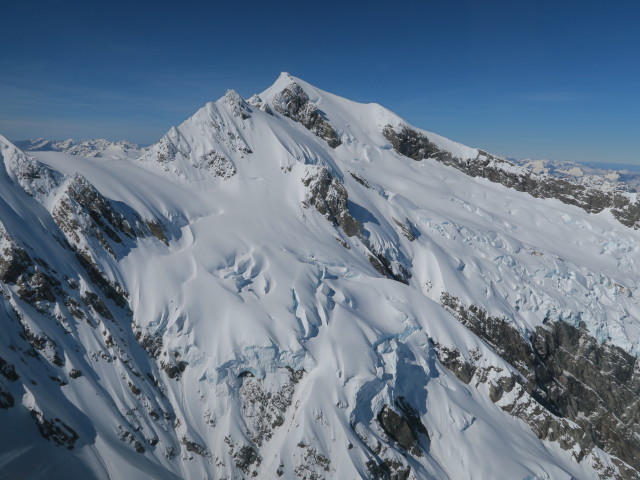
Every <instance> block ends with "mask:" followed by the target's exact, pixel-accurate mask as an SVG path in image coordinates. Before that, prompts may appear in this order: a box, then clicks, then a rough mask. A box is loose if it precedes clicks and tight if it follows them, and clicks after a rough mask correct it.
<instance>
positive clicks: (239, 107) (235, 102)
mask: <svg viewBox="0 0 640 480" xmlns="http://www.w3.org/2000/svg"><path fill="white" fill-rule="evenodd" d="M224 102H225V103H226V104H227V105H229V107H230V108H231V113H232V114H233V116H235V117H238V118H241V119H242V120H247V119H248V118H251V107H250V106H249V104H248V103H247V102H245V100H244V99H243V98H242V97H241V96H240V95H239V94H238V92H236V91H235V90H227V93H226V94H225V96H224Z"/></svg>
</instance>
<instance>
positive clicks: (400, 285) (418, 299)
mask: <svg viewBox="0 0 640 480" xmlns="http://www.w3.org/2000/svg"><path fill="white" fill-rule="evenodd" d="M0 140H2V145H1V147H0V148H1V150H0V153H1V154H2V162H3V165H4V170H6V172H7V175H6V176H4V177H2V179H0V180H1V181H2V182H3V188H2V193H0V197H2V202H3V203H2V205H3V208H0V214H1V215H2V217H0V224H1V225H2V230H0V233H1V234H2V235H0V238H1V239H2V243H0V247H1V248H0V253H1V254H2V257H1V259H0V260H1V261H0V280H2V291H3V297H2V298H3V300H2V301H3V310H2V312H3V313H2V315H3V324H4V327H5V328H6V331H7V332H8V335H7V337H6V338H5V340H4V341H3V343H2V344H1V345H0V352H1V353H0V373H2V378H0V400H1V401H2V402H1V403H0V407H1V408H0V418H2V421H3V422H7V423H6V424H7V425H11V426H13V427H15V428H14V429H13V431H16V432H20V431H23V432H26V433H23V434H15V435H12V436H11V437H9V438H8V437H7V436H5V437H4V438H3V439H2V440H0V452H2V453H3V456H0V458H2V460H0V472H3V473H2V474H0V477H2V476H3V475H5V476H7V478H9V477H11V476H21V475H22V476H25V475H33V474H34V473H33V472H34V471H35V469H36V468H37V469H38V471H41V472H43V473H42V475H47V474H49V475H52V474H53V475H55V474H56V473H59V472H61V471H62V470H61V469H62V468H69V466H70V465H75V466H74V467H73V468H74V469H76V470H75V471H77V472H78V474H83V475H84V476H86V477H87V478H107V476H114V475H115V476H131V475H133V476H137V477H141V478H193V477H195V476H202V477H214V478H224V477H230V478H242V477H247V478H249V477H251V476H260V478H280V477H284V478H294V477H295V478H308V479H314V478H331V477H335V476H342V477H345V476H346V477H353V478H398V479H399V478H405V479H406V478H437V479H440V478H456V479H458V478H476V476H478V477H482V478H514V477H515V478H545V476H546V477H547V478H549V477H551V478H567V479H568V478H637V477H638V468H639V466H638V465H637V464H635V463H634V462H636V459H637V455H636V452H637V451H638V450H637V449H638V444H637V440H635V438H636V437H635V436H636V435H637V433H638V432H636V430H637V427H635V426H634V425H637V422H636V418H635V417H636V416H637V415H634V413H633V412H634V411H637V391H638V387H637V386H638V385H639V384H640V383H639V381H638V373H637V370H638V368H637V358H636V356H637V355H638V352H639V350H640V346H639V343H638V333H639V332H640V324H639V323H638V322H637V320H636V319H637V318H638V313H640V305H638V303H637V300H636V292H637V281H636V275H635V272H636V271H637V269H636V266H637V265H638V261H639V260H640V259H638V253H637V251H636V248H635V246H634V245H635V244H636V241H637V236H638V231H637V230H636V229H635V228H629V227H626V226H623V224H622V223H621V221H620V219H621V218H622V219H623V221H625V222H626V223H628V224H629V226H630V227H637V222H636V220H635V217H634V216H633V212H631V213H629V212H627V213H626V214H625V215H626V216H624V215H623V214H622V213H619V214H616V213H615V211H616V209H617V210H618V211H623V209H624V207H625V205H626V206H627V210H629V209H630V208H629V207H628V206H629V205H631V206H633V205H635V204H634V201H635V200H634V197H633V195H629V194H623V193H619V192H617V191H614V192H613V193H610V192H609V193H607V192H603V193H602V195H604V198H605V199H609V198H611V199H613V200H612V201H615V199H616V198H618V197H616V195H619V196H622V197H623V198H625V199H627V200H628V203H627V204H625V205H622V206H620V205H618V206H616V205H614V206H613V207H607V206H604V207H603V208H602V209H601V210H598V212H599V213H596V210H597V209H598V208H599V207H600V205H591V206H590V204H588V203H586V204H585V200H584V198H587V197H585V195H588V194H589V191H590V189H591V188H590V187H584V186H582V189H580V187H579V186H576V185H577V184H574V183H571V182H567V183H568V184H570V185H571V186H570V187H566V186H565V188H567V189H569V190H570V191H568V192H567V191H565V190H562V189H558V188H557V184H555V183H553V182H552V183H549V182H548V181H547V180H544V179H546V178H547V177H545V176H544V175H541V176H536V175H538V174H532V173H531V172H528V171H526V170H525V169H524V168H523V167H521V166H517V165H515V164H513V163H510V162H508V161H506V160H504V159H500V158H499V157H495V156H492V155H490V154H488V153H486V152H482V151H480V150H477V149H471V148H468V147H464V146H462V145H460V144H456V143H455V142H451V141H449V140H446V139H443V138H442V137H439V136H437V135H435V134H431V133H429V132H425V131H423V130H419V129H416V128H415V127H412V126H410V125H409V124H407V123H406V122H404V121H403V120H402V119H401V118H399V117H397V116H396V115H395V114H393V113H391V112H389V111H388V110H386V109H384V108H383V107H381V106H379V105H377V104H367V105H363V104H356V103H355V102H350V101H348V100H344V99H340V97H336V96H334V95H331V94H329V93H327V92H323V91H322V90H320V89H317V88H316V87H313V86H311V85H309V84H308V83H306V82H304V81H302V80H300V79H297V78H295V77H291V76H289V75H288V74H282V75H281V76H280V77H279V79H278V80H277V81H276V83H275V84H274V86H272V87H271V88H269V89H267V90H265V91H264V92H262V93H260V94H258V95H257V96H254V97H251V98H250V99H249V100H244V99H242V98H241V97H240V96H239V95H238V94H237V93H236V92H233V91H229V92H228V93H227V94H226V95H225V96H224V97H222V99H220V100H219V101H217V102H212V103H208V104H206V105H205V106H204V107H203V108H201V109H200V110H199V111H198V112H196V114H194V115H193V116H192V117H190V118H189V119H187V120H186V121H185V122H183V124H181V125H179V126H178V127H174V128H172V129H171V130H170V131H169V132H168V133H167V135H165V137H163V139H161V140H160V142H158V143H157V144H154V145H152V146H151V147H149V148H148V149H146V150H145V151H144V152H142V154H141V156H139V157H138V158H124V157H121V158H111V159H108V160H105V159H104V158H102V159H101V158H90V157H82V156H77V155H75V156H74V155H70V154H67V153H64V152H55V151H53V152H52V151H49V152H46V151H45V152H37V151H33V152H30V153H31V154H32V155H33V156H34V157H35V158H32V157H29V156H27V155H25V154H24V153H22V152H20V151H19V150H18V149H16V148H15V147H13V146H12V145H10V144H9V142H8V141H5V140H4V139H0ZM338 142H339V143H338ZM522 178H525V179H529V180H528V183H527V182H525V183H522V182H521V181H520V179H522ZM48 179H49V180H48ZM505 179H506V180H505ZM496 180H497V181H496ZM554 181H555V180H554ZM510 182H511V184H510V185H507V186H505V185H504V183H506V184H509V183H510ZM545 182H547V183H545ZM534 183H535V185H536V189H532V188H530V186H531V185H532V184H534ZM549 185H552V186H553V185H556V190H557V191H554V192H551V193H556V194H557V195H556V196H557V197H559V198H551V197H553V195H548V193H549V192H550V190H549V188H550V187H549ZM562 185H564V184H562ZM509 187H513V188H509ZM525 187H526V188H525ZM575 192H578V193H580V195H582V196H580V195H578V196H576V195H574V196H573V198H570V197H571V196H572V195H573V194H574V193H575ZM585 192H586V193H585ZM605 193H606V195H605ZM530 194H531V195H530ZM607 195H609V196H607ZM536 197H538V198H536ZM607 201H608V200H607ZM592 203H593V202H592ZM585 205H586V208H585ZM631 210H632V209H631ZM590 211H591V212H592V213H589V212H590ZM12 212H15V213H12ZM623 213H624V212H623ZM616 215H617V216H616ZM20 218H23V219H27V218H30V219H33V221H31V222H29V225H34V226H30V227H27V225H26V224H24V225H23V224H22V223H21V222H20V221H19V219H20ZM507 347H508V348H507ZM21 357H24V358H26V359H27V360H26V361H25V360H21ZM585 358H587V359H588V360H589V365H590V366H589V368H588V369H585V368H582V367H583V363H584V359H585ZM603 359H604V360H603ZM562 365H565V366H566V368H567V369H568V370H565V369H563V368H561V366H562ZM593 378H597V380H598V382H597V383H594V382H593ZM601 386H602V387H603V388H604V389H603V390H602V391H600V390H599V388H600V387H601ZM607 389H608V390H607ZM606 392H609V393H606ZM612 392H613V393H612ZM634 392H635V393H634ZM608 395H612V396H611V397H609V396H608ZM98 412H100V413H99V414H98ZM603 419H606V420H603ZM452 452H456V453H455V455H452ZM36 460H37V461H36ZM34 464H35V465H37V467H35V466H34Z"/></svg>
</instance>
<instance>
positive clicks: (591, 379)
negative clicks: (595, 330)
mask: <svg viewBox="0 0 640 480" xmlns="http://www.w3.org/2000/svg"><path fill="white" fill-rule="evenodd" d="M441 302H442V304H443V305H444V306H445V307H446V308H447V309H448V310H449V311H450V312H451V313H452V314H453V315H454V316H455V317H456V318H457V319H458V320H459V321H460V322H462V323H463V324H464V325H465V326H467V327H468V328H469V329H470V330H471V331H473V332H474V333H475V334H476V335H478V336H479V337H480V338H481V339H482V340H484V341H485V342H486V343H487V344H488V345H489V346H490V347H491V348H492V349H493V350H494V351H495V353H496V354H498V355H499V356H500V357H502V358H503V359H504V360H506V361H507V362H508V363H510V364H511V365H512V366H513V367H514V369H515V370H516V371H517V372H518V373H519V375H512V374H510V373H508V372H502V373H501V374H500V375H499V376H498V378H497V379H496V380H488V378H489V375H487V372H486V371H485V370H483V369H482V368H481V367H479V366H476V365H474V364H473V363H474V360H473V359H467V360H462V359H461V358H460V356H459V354H457V353H454V354H453V355H452V352H451V351H446V349H444V350H443V349H441V348H440V349H438V350H439V352H440V355H439V356H440V359H441V362H442V363H443V365H445V366H446V367H448V368H450V369H451V370H452V371H453V372H454V373H456V375H457V376H458V378H460V379H461V380H462V381H464V382H465V383H470V382H471V380H472V379H478V380H479V381H480V382H482V381H485V382H490V397H491V400H492V401H494V402H496V403H498V404H499V405H500V406H501V408H503V409H504V410H506V411H508V412H509V413H511V414H512V415H514V416H517V417H518V418H521V419H522V420H524V421H525V422H526V423H528V424H529V426H530V427H531V428H532V430H533V431H534V432H535V433H536V435H538V437H539V438H541V439H545V440H551V441H558V442H559V443H560V445H561V446H562V447H563V448H565V449H571V450H572V451H573V452H574V455H575V456H576V460H578V461H580V460H581V459H583V458H584V457H585V456H586V455H587V453H589V452H590V451H591V450H593V449H594V448H595V447H597V448H600V449H602V450H604V451H605V452H607V453H609V454H610V455H612V457H614V463H615V464H616V466H617V467H618V468H619V472H618V473H617V474H616V476H615V478H624V479H627V478H629V479H630V478H640V473H639V472H640V461H639V459H640V426H639V425H640V369H639V368H638V359H637V358H636V357H633V356H631V355H629V354H628V353H626V352H625V351H624V350H622V349H620V348H618V347H615V346H611V345H606V344H604V345H603V344H599V343H598V341H597V340H596V339H595V338H594V337H593V336H592V335H590V334H589V332H588V331H586V330H585V329H584V328H583V327H582V326H573V325H570V324H569V323H566V322H561V321H560V322H547V323H546V324H545V325H544V326H541V327H538V328H536V330H535V331H533V332H528V333H527V334H525V335H522V334H521V333H520V332H519V331H518V330H517V329H516V328H515V327H514V324H513V323H512V322H509V321H508V320H506V319H504V318H498V317H491V316H490V315H488V314H487V313H486V311H484V310H483V309H481V308H479V307H477V306H475V305H470V306H464V305H462V304H460V302H459V300H458V299H457V298H455V297H453V296H451V295H448V294H446V293H444V294H443V295H442V298H441ZM507 394H509V395H507ZM507 398H508V399H507ZM607 475H608V474H607ZM602 478H610V477H608V476H603V477H602Z"/></svg>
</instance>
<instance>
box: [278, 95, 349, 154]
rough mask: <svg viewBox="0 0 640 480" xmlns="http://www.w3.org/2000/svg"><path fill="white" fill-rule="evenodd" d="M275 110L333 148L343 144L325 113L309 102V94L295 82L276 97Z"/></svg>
mask: <svg viewBox="0 0 640 480" xmlns="http://www.w3.org/2000/svg"><path fill="white" fill-rule="evenodd" d="M273 108H274V109H275V110H276V112H278V113H280V114H282V115H284V116H285V117H289V118H291V119H292V120H294V121H296V122H298V123H301V124H302V125H304V127H305V128H306V129H307V130H309V131H311V132H312V133H313V134H314V135H316V136H318V137H320V138H322V139H323V140H325V141H326V142H327V143H328V144H329V146H330V147H331V148H336V147H338V146H339V145H341V144H342V142H341V141H340V139H339V138H338V134H337V133H336V131H335V130H334V129H333V127H332V126H331V124H330V123H329V122H328V120H327V119H326V118H325V115H324V113H322V111H320V110H319V109H318V107H316V106H315V104H314V103H313V102H311V101H310V100H309V95H307V92H305V91H304V90H303V89H302V87H301V86H300V85H298V84H297V83H295V82H293V83H292V84H291V85H289V86H288V87H287V88H285V89H284V90H282V91H281V92H280V93H278V94H277V95H276V96H275V97H274V99H273Z"/></svg>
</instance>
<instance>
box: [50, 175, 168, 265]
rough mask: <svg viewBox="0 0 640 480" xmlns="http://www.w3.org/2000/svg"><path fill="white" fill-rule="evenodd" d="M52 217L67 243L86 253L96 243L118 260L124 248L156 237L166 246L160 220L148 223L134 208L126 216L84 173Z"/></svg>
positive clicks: (74, 180) (75, 179) (72, 182)
mask: <svg viewBox="0 0 640 480" xmlns="http://www.w3.org/2000/svg"><path fill="white" fill-rule="evenodd" d="M52 216H53V219H54V221H55V222H56V224H57V225H58V227H59V228H60V230H62V231H63V232H64V233H65V235H66V237H67V240H69V242H70V243H71V245H72V246H73V247H74V248H75V249H77V250H79V251H83V250H85V249H86V246H87V244H88V243H91V241H92V240H96V241H97V243H98V244H99V245H100V247H102V248H103V249H104V250H106V251H107V252H109V254H110V255H111V256H112V257H118V256H119V255H118V254H121V253H122V250H123V249H124V250H125V251H126V250H128V249H130V248H131V247H132V244H133V241H134V240H135V239H136V238H144V237H149V236H152V235H153V236H155V237H157V238H159V239H161V240H164V242H165V243H166V236H165V234H164V232H163V231H162V226H161V224H160V223H159V222H158V221H155V220H154V221H150V222H144V221H143V220H142V219H141V218H140V217H139V216H138V214H137V213H135V212H134V211H133V210H131V209H130V208H127V211H126V213H122V212H121V211H119V210H118V209H117V208H116V207H115V206H114V204H113V203H112V202H111V201H109V200H108V199H106V198H105V197H104V196H103V195H102V194H101V193H100V192H99V191H98V190H97V189H96V188H95V187H94V186H93V185H92V184H91V183H89V181H88V180H87V179H86V178H84V177H83V176H82V175H80V174H75V175H74V176H73V178H72V179H71V180H70V181H69V182H68V184H67V185H66V188H65V190H64V194H63V195H62V196H61V197H60V199H59V200H58V202H57V204H56V205H55V207H54V208H53V212H52ZM149 225H151V226H152V228H151V227H150V226H149Z"/></svg>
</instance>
